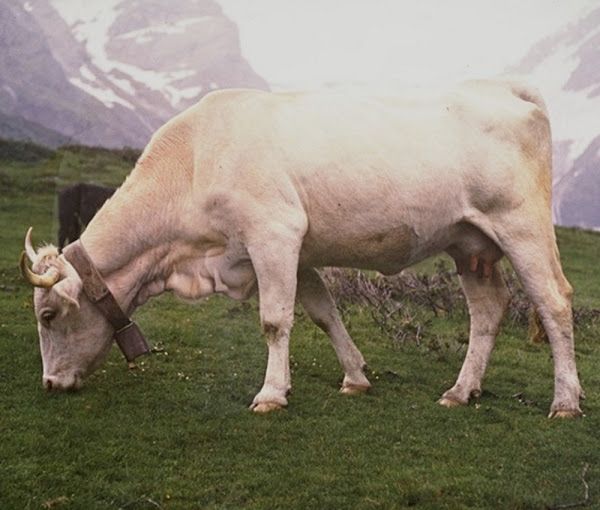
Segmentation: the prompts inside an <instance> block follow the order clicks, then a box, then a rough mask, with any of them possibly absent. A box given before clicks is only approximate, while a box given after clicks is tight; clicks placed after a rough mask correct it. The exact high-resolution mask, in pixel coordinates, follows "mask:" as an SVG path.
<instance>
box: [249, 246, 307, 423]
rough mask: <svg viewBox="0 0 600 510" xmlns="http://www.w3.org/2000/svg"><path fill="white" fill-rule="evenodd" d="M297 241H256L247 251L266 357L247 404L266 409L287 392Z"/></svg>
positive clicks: (276, 405)
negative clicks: (255, 390) (261, 380)
mask: <svg viewBox="0 0 600 510" xmlns="http://www.w3.org/2000/svg"><path fill="white" fill-rule="evenodd" d="M299 247H300V241H299V240H298V241H296V240H294V239H293V237H290V238H286V239H279V240H278V242H275V241H274V239H273V238H270V239H269V241H268V242H256V243H255V244H252V245H249V246H248V253H249V254H250V258H251V259H252V265H253V266H254V271H255V273H256V278H257V281H258V295H259V307H260V321H261V325H262V329H263V333H264V335H265V337H266V341H267V345H268V349H269V359H268V361H267V372H266V374H265V381H264V384H263V387H262V389H261V390H260V391H259V392H258V394H257V395H256V397H254V400H253V402H252V405H251V406H250V408H251V409H252V410H253V411H254V412H257V413H266V412H269V411H273V410H275V409H280V408H282V407H285V406H286V405H287V398H286V397H287V395H288V393H289V392H290V390H291V388H292V385H291V378H290V362H289V340H290V331H291V329H292V324H293V321H294V302H295V298H296V283H297V278H296V273H297V270H298V252H299Z"/></svg>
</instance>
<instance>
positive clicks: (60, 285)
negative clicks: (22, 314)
mask: <svg viewBox="0 0 600 510" xmlns="http://www.w3.org/2000/svg"><path fill="white" fill-rule="evenodd" d="M27 259H29V261H30V262H31V264H32V267H31V269H30V268H29V266H28V263H27ZM20 266H21V272H22V273H23V276H24V277H25V278H26V279H27V281H28V282H29V283H31V284H32V285H33V286H34V287H35V290H34V294H33V303H34V310H35V316H36V319H37V321H38V333H39V337H40V351H41V354H42V364H43V377H42V382H43V385H44V387H45V388H46V389H48V390H69V389H77V388H79V387H81V385H82V382H83V378H84V377H85V376H86V375H88V374H90V373H91V372H93V371H94V370H95V369H96V368H98V366H100V364H101V363H102V361H104V359H105V358H106V356H107V355H108V352H109V351H110V347H111V344H112V335H113V329H112V327H111V326H110V324H109V323H108V321H107V320H106V319H105V318H104V316H103V315H102V314H101V312H100V311H99V310H98V309H97V308H96V307H95V306H94V305H93V304H92V303H91V302H90V301H89V299H88V298H87V297H86V296H85V294H84V293H83V292H82V282H81V278H80V277H79V275H78V274H77V271H75V269H74V268H73V266H72V265H71V264H70V263H69V262H67V261H66V260H65V258H64V257H63V256H62V255H59V253H58V250H57V249H56V248H55V247H54V246H44V247H42V248H40V249H39V250H38V251H37V252H36V251H35V250H34V249H33V247H32V245H31V228H30V229H29V230H28V231H27V235H26V236H25V251H24V252H23V253H22V254H21V261H20Z"/></svg>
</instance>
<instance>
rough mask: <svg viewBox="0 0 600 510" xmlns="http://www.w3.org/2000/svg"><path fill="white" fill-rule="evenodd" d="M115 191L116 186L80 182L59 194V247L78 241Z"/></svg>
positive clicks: (60, 248)
mask: <svg viewBox="0 0 600 510" xmlns="http://www.w3.org/2000/svg"><path fill="white" fill-rule="evenodd" d="M114 192H115V188H110V187H108V186H99V185H98V184H89V183H85V182H79V183H77V184H73V185H72V186H69V187H67V188H64V189H63V190H61V191H60V193H59V194H58V222H59V226H58V248H59V250H62V249H63V248H64V247H65V245H66V244H67V241H68V242H70V243H72V242H73V241H77V239H79V236H80V235H81V229H82V228H84V227H85V226H86V225H87V224H88V223H89V222H90V221H91V219H92V218H93V217H94V214H96V213H97V212H98V209H100V207H102V204H104V202H106V201H107V200H108V199H109V198H110V197H111V196H112V195H113V193H114Z"/></svg>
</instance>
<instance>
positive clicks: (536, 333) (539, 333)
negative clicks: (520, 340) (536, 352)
mask: <svg viewBox="0 0 600 510" xmlns="http://www.w3.org/2000/svg"><path fill="white" fill-rule="evenodd" d="M527 337H528V338H529V340H530V341H531V342H533V343H534V344H541V343H548V341H549V340H548V335H547V334H546V329H545V328H544V325H543V324H542V318H541V317H540V314H539V313H538V311H537V310H536V309H535V307H534V306H532V307H531V309H530V311H529V328H528V331H527Z"/></svg>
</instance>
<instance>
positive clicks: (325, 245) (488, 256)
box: [300, 222, 502, 274]
mask: <svg viewBox="0 0 600 510" xmlns="http://www.w3.org/2000/svg"><path fill="white" fill-rule="evenodd" d="M338 233H339V231H338ZM441 252H448V253H449V254H450V255H451V256H452V257H453V258H455V259H467V258H468V257H470V256H478V257H483V258H484V259H485V260H489V262H491V263H494V262H495V261H497V260H498V259H500V258H501V257H502V253H501V251H500V249H499V248H498V247H497V245H496V244H495V243H494V242H493V241H492V240H491V239H490V238H489V237H487V236H486V235H485V234H484V233H483V232H481V230H479V229H478V228H476V227H474V226H473V225H471V224H468V223H465V222H457V223H454V224H446V225H440V226H438V227H437V228H433V227H431V228H426V227H425V226H423V225H419V226H409V225H404V224H400V225H398V226H396V227H394V228H391V229H388V230H380V231H377V232H375V233H369V234H367V233H365V234H363V235H360V234H359V233H358V232H356V231H355V232H354V233H353V234H352V235H345V236H344V235H341V236H340V235H331V236H329V237H321V238H314V237H311V236H307V239H306V240H305V244H304V246H303V249H302V252H301V256H300V264H301V265H306V266H316V267H323V266H339V267H354V268H360V269H374V270H377V271H379V272H381V273H383V274H395V273H398V272H399V271H401V270H402V269H404V268H406V267H409V266H411V265H413V264H416V263H417V262H420V261H422V260H424V259H426V258H428V257H431V256H433V255H436V254H438V253H441Z"/></svg>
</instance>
